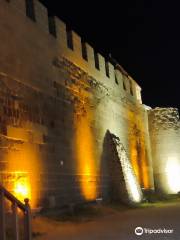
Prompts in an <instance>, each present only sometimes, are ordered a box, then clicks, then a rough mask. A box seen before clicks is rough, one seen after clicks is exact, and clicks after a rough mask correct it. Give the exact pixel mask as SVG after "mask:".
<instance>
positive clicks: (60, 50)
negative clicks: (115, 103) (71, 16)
mask: <svg viewBox="0 0 180 240" xmlns="http://www.w3.org/2000/svg"><path fill="white" fill-rule="evenodd" d="M3 4H4V5H7V6H5V7H6V8H7V7H8V11H9V10H10V7H12V14H19V13H20V14H21V19H22V17H23V18H24V24H25V25H24V26H23V27H21V26H20V25H19V26H17V28H18V27H19V28H20V27H21V28H25V29H24V34H25V35H29V32H37V31H38V33H39V35H41V38H40V39H42V38H44V42H45V44H46V45H44V47H46V48H49V45H50V44H49V43H51V48H52V45H54V49H52V54H57V56H58V57H59V56H63V57H64V58H67V59H68V60H69V61H71V62H73V63H74V64H76V65H77V66H79V67H80V68H81V69H82V70H84V71H85V72H87V73H88V74H89V75H90V76H92V77H94V78H95V79H97V80H98V81H101V82H102V83H103V84H105V85H106V86H107V87H108V88H111V89H113V90H114V89H116V90H117V91H121V95H122V94H123V95H124V97H126V96H128V97H130V98H131V99H132V100H133V101H137V102H140V103H141V88H140V87H139V85H138V84H137V83H136V82H135V81H134V79H132V77H130V76H129V75H128V74H127V73H126V72H125V71H124V70H123V68H122V67H121V66H120V65H118V66H117V65H116V64H115V65H113V64H112V63H111V62H109V61H107V60H106V59H105V58H104V57H103V56H102V55H101V54H100V53H98V52H97V51H96V50H95V49H93V47H92V46H90V45H89V44H88V43H86V42H84V41H83V40H82V39H81V37H80V36H79V35H78V34H77V33H76V32H74V31H72V30H71V29H69V27H68V26H67V25H66V24H65V23H64V22H63V21H62V20H60V19H59V18H58V17H56V16H49V14H48V10H47V8H46V7H45V6H44V5H43V4H41V3H40V2H39V1H38V0H13V1H6V0H3ZM32 36H33V34H32ZM32 36H30V37H28V39H29V38H32ZM36 37H37V35H36ZM34 40H35V39H33V41H34ZM31 41H32V40H31ZM36 41H37V42H38V41H40V40H38V39H36ZM39 44H40V42H39ZM42 45H43V43H42ZM42 51H43V47H42ZM53 51H54V53H53ZM44 57H46V56H44Z"/></svg>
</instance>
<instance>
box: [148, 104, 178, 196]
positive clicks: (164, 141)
mask: <svg viewBox="0 0 180 240" xmlns="http://www.w3.org/2000/svg"><path fill="white" fill-rule="evenodd" d="M149 129H150V136H151V146H152V155H153V171H154V179H155V187H156V190H157V191H159V192H163V193H169V194H175V193H177V192H179V191H180V167H179V166H180V148H179V146H180V121H179V113H178V109H175V108H155V109H152V110H150V111H149Z"/></svg>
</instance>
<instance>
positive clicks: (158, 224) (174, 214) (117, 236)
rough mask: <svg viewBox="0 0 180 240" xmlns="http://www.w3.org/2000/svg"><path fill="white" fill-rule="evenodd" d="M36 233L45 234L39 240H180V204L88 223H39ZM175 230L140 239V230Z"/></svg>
mask: <svg viewBox="0 0 180 240" xmlns="http://www.w3.org/2000/svg"><path fill="white" fill-rule="evenodd" d="M34 225H35V230H36V231H39V232H41V233H43V235H41V236H39V237H37V239H38V240H136V239H143V240H144V239H145V240H146V239H158V240H161V239H162V240H165V239H166V240H172V239H173V240H180V203H165V204H159V205H157V206H155V207H148V208H140V209H128V210H123V211H122V212H120V211H117V210H113V211H110V212H109V213H108V214H107V215H105V216H102V217H99V218H97V219H95V220H92V221H89V222H84V223H71V222H56V221H52V220H48V219H35V221H34ZM139 226H141V227H143V228H150V229H159V228H161V229H164V228H166V229H173V230H174V231H173V233H172V234H170V233H169V234H160V233H157V234H145V233H144V234H143V235H141V236H136V235H135V233H134V229H135V228H136V227H139Z"/></svg>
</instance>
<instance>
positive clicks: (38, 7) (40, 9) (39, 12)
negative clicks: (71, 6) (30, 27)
mask: <svg viewBox="0 0 180 240" xmlns="http://www.w3.org/2000/svg"><path fill="white" fill-rule="evenodd" d="M34 8H35V14H36V22H37V24H38V25H39V27H40V28H41V29H42V30H43V31H45V32H47V33H48V32H49V27H48V10H47V8H46V7H45V6H44V5H43V4H42V3H40V2H39V1H38V0H34Z"/></svg>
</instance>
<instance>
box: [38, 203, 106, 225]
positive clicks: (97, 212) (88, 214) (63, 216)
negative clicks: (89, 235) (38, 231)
mask: <svg viewBox="0 0 180 240" xmlns="http://www.w3.org/2000/svg"><path fill="white" fill-rule="evenodd" d="M102 215H103V211H102V208H101V207H98V206H92V205H77V206H74V207H73V208H71V209H66V210H65V211H62V209H52V210H50V209H48V210H44V211H42V212H41V216H43V217H46V218H48V219H52V220H55V221H71V222H85V221H91V220H93V219H95V218H97V217H100V216H102Z"/></svg>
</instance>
